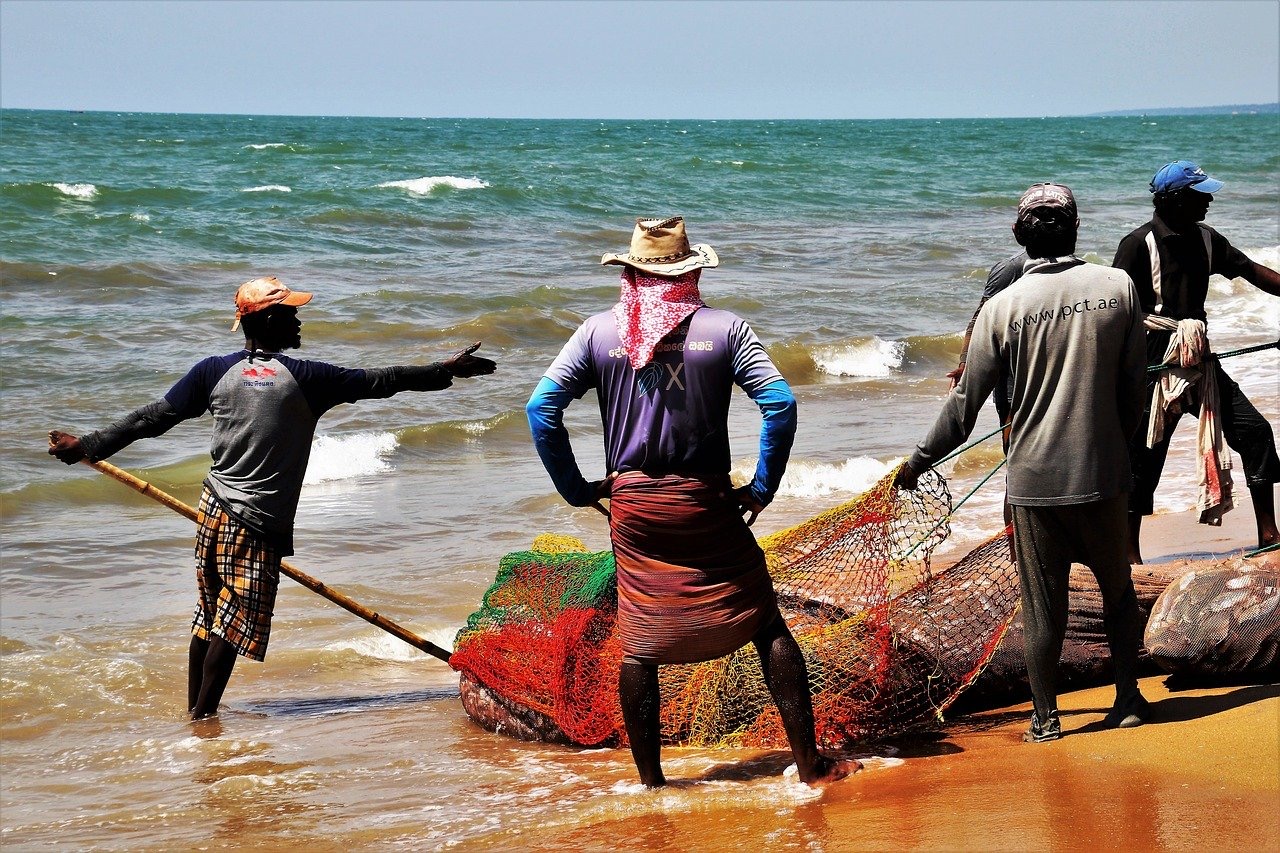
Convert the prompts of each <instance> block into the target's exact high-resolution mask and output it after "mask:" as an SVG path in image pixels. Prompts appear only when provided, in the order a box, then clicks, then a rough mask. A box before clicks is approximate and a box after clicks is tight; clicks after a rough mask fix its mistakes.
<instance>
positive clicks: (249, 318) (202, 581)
mask: <svg viewBox="0 0 1280 853" xmlns="http://www.w3.org/2000/svg"><path fill="white" fill-rule="evenodd" d="M310 301H311V294H310V293H302V292H298V291H292V290H290V289H289V288H287V287H285V286H284V285H283V284H281V283H280V282H279V281H278V280H277V279H276V278H274V277H269V278H257V279H254V280H253V281H248V282H245V283H244V284H242V285H240V288H239V290H237V291H236V320H235V323H233V324H232V326H231V328H232V330H233V331H234V330H235V329H236V327H237V326H239V325H242V324H243V326H244V337H245V346H244V349H243V350H241V351H239V352H236V353H232V354H230V355H224V356H213V357H211V358H206V359H205V360H204V361H201V362H200V363H199V364H197V365H196V366H195V367H193V368H191V370H190V371H189V372H188V373H187V375H186V376H184V377H183V378H182V379H180V380H179V381H178V383H177V384H176V385H174V386H173V388H171V389H170V390H169V393H167V394H165V395H164V397H163V398H162V399H160V400H158V401H157V402H154V403H152V404H150V405H148V406H144V407H142V408H141V409H138V410H137V411H135V412H133V413H132V414H130V415H128V416H126V417H125V418H124V419H122V420H120V421H119V422H117V423H115V424H112V425H111V426H109V427H107V428H106V429H104V430H99V431H97V432H91V433H88V434H86V435H83V436H80V437H76V436H74V435H69V434H67V433H64V432H60V431H58V430H53V431H51V432H50V433H49V453H50V454H51V455H52V456H56V457H57V458H58V459H59V460H61V461H63V462H65V463H67V464H68V465H70V464H73V463H76V462H79V461H80V460H81V459H85V458H88V459H90V460H92V461H95V462H96V461H98V460H100V459H106V458H107V457H109V456H111V455H112V454H114V453H116V452H117V451H119V450H122V449H123V448H125V447H127V446H128V445H130V444H131V443H133V442H134V441H136V440H138V439H140V438H151V437H154V436H157V435H162V434H164V433H165V432H168V431H169V430H170V429H172V428H173V427H174V426H175V425H177V424H178V423H181V422H182V421H184V420H187V419H189V418H196V417H200V416H201V415H203V414H204V413H205V412H210V413H212V415H213V424H214V425H213V443H212V448H211V454H212V456H213V464H212V466H211V467H210V469H209V476H208V477H207V478H206V479H205V481H204V492H203V494H202V495H201V497H200V512H199V515H198V517H197V519H196V521H197V525H198V529H197V532H196V582H197V585H198V587H199V600H198V601H197V603H196V612H195V619H194V620H193V622H192V625H191V633H192V638H191V649H190V653H189V656H188V662H189V668H188V678H187V708H188V710H189V711H190V712H191V717H192V719H200V718H201V717H208V716H212V715H213V714H216V713H217V711H218V703H219V702H220V701H221V699H222V692H223V690H224V689H225V688H226V686H227V681H228V680H229V679H230V678H231V670H232V668H233V667H234V666H235V662H236V655H238V654H239V655H244V656H245V657H247V658H252V659H253V660H259V661H260V660H263V659H264V658H265V657H266V654H267V639H268V637H269V636H270V633H271V613H272V610H273V609H274V606H275V597H276V586H277V584H278V583H279V579H280V561H281V559H282V558H284V557H287V556H289V555H290V554H292V553H293V520H294V515H295V513H296V512H297V509H298V498H299V495H300V494H301V492H302V478H303V475H304V474H305V473H306V470H307V459H308V457H309V456H310V453H311V439H312V436H313V435H314V434H315V427H316V422H317V421H318V420H319V419H320V416H321V415H323V414H324V413H325V412H327V411H329V409H331V408H333V407H334V406H336V405H338V404H340V403H354V402H355V401H357V400H367V399H374V398H384V397H390V396H391V395H393V394H397V393H399V392H401V391H438V390H440V389H443V388H448V387H449V386H450V385H451V384H453V379H454V378H455V377H472V376H480V375H483V374H489V373H493V371H494V370H495V369H496V365H495V364H494V362H493V361H491V360H489V359H487V358H480V357H477V356H475V355H472V353H473V352H475V350H476V348H477V347H479V346H480V344H479V343H476V344H474V345H472V346H470V347H468V348H467V349H465V350H463V351H462V352H459V353H457V354H456V355H454V356H452V357H451V358H449V359H447V360H445V361H443V362H440V363H437V364H430V365H426V366H410V367H384V368H375V369H368V370H359V369H352V368H345V367H336V366H334V365H332V364H326V363H324V362H321V361H300V360H298V359H295V358H290V357H289V356H286V355H283V352H284V351H285V350H289V349H297V348H298V347H300V346H302V335H301V331H302V323H301V321H300V320H299V319H298V306H301V305H305V304H306V303H308V302H310Z"/></svg>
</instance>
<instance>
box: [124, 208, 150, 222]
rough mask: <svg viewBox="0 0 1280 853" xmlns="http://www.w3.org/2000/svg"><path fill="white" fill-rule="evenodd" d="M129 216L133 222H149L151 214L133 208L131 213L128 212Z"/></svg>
mask: <svg viewBox="0 0 1280 853" xmlns="http://www.w3.org/2000/svg"><path fill="white" fill-rule="evenodd" d="M129 218H130V219H132V220H133V221H134V222H150V221H151V214H149V213H142V212H141V211H137V210H135V211H134V212H133V213H130V214H129Z"/></svg>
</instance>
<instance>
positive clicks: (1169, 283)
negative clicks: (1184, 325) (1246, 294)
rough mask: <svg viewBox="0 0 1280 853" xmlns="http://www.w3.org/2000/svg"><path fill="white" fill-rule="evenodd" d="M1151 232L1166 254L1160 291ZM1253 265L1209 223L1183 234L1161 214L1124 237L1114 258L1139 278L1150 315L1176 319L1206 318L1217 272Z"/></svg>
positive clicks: (1232, 274)
mask: <svg viewBox="0 0 1280 853" xmlns="http://www.w3.org/2000/svg"><path fill="white" fill-rule="evenodd" d="M1206 233H1207V234H1208V235H1209V241H1210V245H1211V246H1212V248H1213V256H1212V261H1210V259H1209V258H1207V257H1206V256H1205V234H1206ZM1148 234H1151V235H1153V236H1154V237H1155V243H1156V248H1157V251H1158V252H1159V254H1160V258H1159V261H1160V291H1159V293H1157V292H1156V288H1155V286H1154V285H1153V284H1152V277H1151V255H1150V252H1149V251H1148V249H1147V235H1148ZM1252 264H1253V262H1252V261H1250V260H1249V258H1248V256H1247V255H1245V253H1244V252H1241V251H1240V250H1239V249H1237V248H1236V247H1235V246H1232V245H1231V244H1230V243H1229V242H1227V238H1226V237H1223V236H1222V235H1221V234H1219V233H1218V232H1217V231H1214V230H1213V229H1212V228H1210V227H1209V226H1207V225H1200V226H1199V227H1197V228H1195V229H1194V230H1193V231H1190V232H1188V233H1185V234H1184V233H1179V232H1177V231H1174V230H1173V229H1171V228H1170V227H1169V226H1168V225H1166V224H1165V222H1164V220H1163V219H1161V218H1160V215H1159V214H1155V215H1154V216H1152V217H1151V221H1150V222H1148V223H1147V224H1146V225H1143V226H1142V227H1141V228H1138V229H1137V230H1135V231H1132V232H1130V233H1129V235H1128V236H1127V237H1125V238H1124V239H1123V240H1121V241H1120V247H1119V248H1118V249H1116V257H1115V260H1114V261H1112V262H1111V265H1112V266H1113V267H1116V268H1117V269H1122V270H1124V271H1125V272H1127V273H1128V274H1129V278H1131V279H1133V285H1134V287H1136V288H1137V289H1138V300H1139V302H1141V303H1142V310H1143V311H1145V312H1146V313H1148V314H1160V315H1161V316H1164V317H1169V318H1171V319H1173V320H1206V321H1207V319H1208V318H1207V317H1206V316H1205V312H1204V301H1205V297H1207V296H1208V295H1209V276H1210V275H1212V274H1215V273H1216V274H1218V275H1222V276H1226V277H1227V278H1238V277H1240V276H1242V275H1244V274H1245V273H1247V272H1250V271H1251V270H1252ZM1211 266H1212V268H1211ZM1157 306H1158V310H1157Z"/></svg>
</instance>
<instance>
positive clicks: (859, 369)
mask: <svg viewBox="0 0 1280 853" xmlns="http://www.w3.org/2000/svg"><path fill="white" fill-rule="evenodd" d="M906 352H907V345H906V343H905V342H903V341H885V340H881V339H880V338H878V337H873V338H871V339H870V340H867V341H859V342H858V343H854V344H844V345H837V346H830V347H816V348H814V350H813V360H814V362H815V363H816V364H817V365H818V369H819V370H821V371H822V372H823V373H829V374H831V375H832V376H857V377H864V378H869V379H874V378H880V377H884V376H889V375H891V374H892V373H893V372H894V371H895V370H897V369H898V368H899V367H901V366H902V360H903V358H904V357H905V356H906Z"/></svg>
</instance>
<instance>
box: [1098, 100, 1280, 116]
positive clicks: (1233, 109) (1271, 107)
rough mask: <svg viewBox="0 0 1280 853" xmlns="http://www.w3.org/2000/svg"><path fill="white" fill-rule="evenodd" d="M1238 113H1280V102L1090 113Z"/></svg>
mask: <svg viewBox="0 0 1280 853" xmlns="http://www.w3.org/2000/svg"><path fill="white" fill-rule="evenodd" d="M1237 113H1245V114H1255V113H1256V114H1258V115H1275V114H1280V103H1274V104H1226V105H1224V106H1220V107H1153V108H1151V109H1148V110H1112V111H1111V112H1106V113H1090V115H1095V116H1219V115H1235V114H1237Z"/></svg>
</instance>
